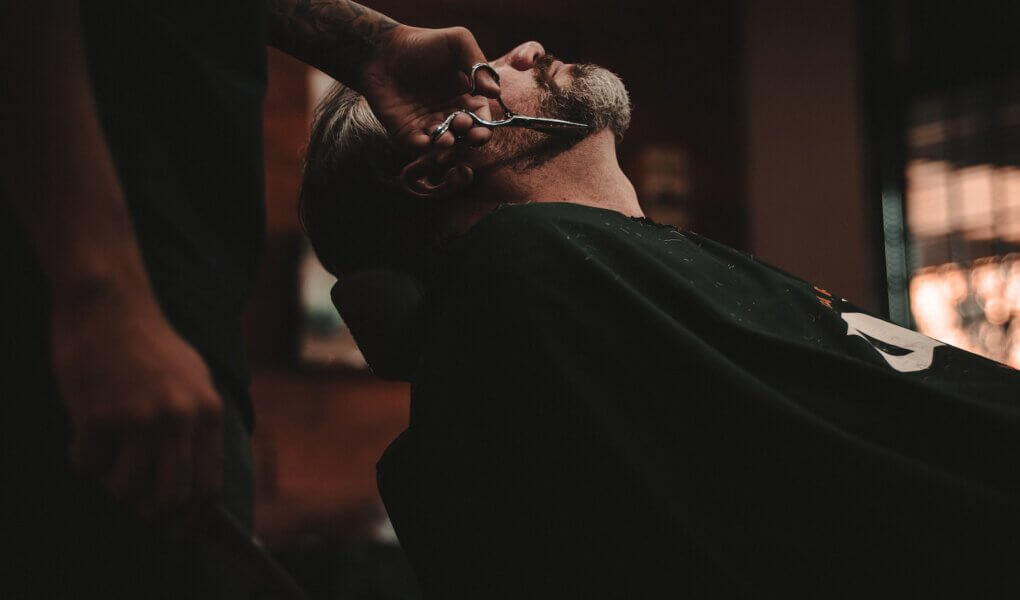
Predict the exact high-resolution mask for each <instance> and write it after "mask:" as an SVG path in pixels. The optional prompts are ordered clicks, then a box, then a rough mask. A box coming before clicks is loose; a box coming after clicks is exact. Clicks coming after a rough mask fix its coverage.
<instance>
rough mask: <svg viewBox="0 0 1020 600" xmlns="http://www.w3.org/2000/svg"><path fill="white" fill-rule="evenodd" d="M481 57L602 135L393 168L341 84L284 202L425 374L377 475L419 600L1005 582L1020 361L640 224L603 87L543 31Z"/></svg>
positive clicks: (389, 347) (785, 593) (852, 592)
mask: <svg viewBox="0 0 1020 600" xmlns="http://www.w3.org/2000/svg"><path fill="white" fill-rule="evenodd" d="M492 66H493V67H494V68H495V70H496V71H497V72H498V74H499V75H500V77H501V89H502V94H503V100H504V101H505V105H506V106H508V107H510V108H512V109H513V110H515V111H519V112H520V113H523V114H527V115H540V116H544V117H552V118H558V119H563V120H567V121H573V122H580V123H585V124H588V125H589V126H590V127H588V128H587V129H583V130H581V131H580V132H579V133H578V132H574V133H571V132H570V131H567V132H562V133H546V132H539V131H532V130H528V129H512V128H497V129H496V130H495V131H494V134H493V137H492V140H491V142H490V143H489V144H487V145H486V146H484V147H482V148H479V149H463V148H460V149H455V150H446V151H443V152H444V153H445V154H444V153H440V154H438V155H433V156H431V157H428V158H423V159H419V160H417V161H415V162H413V163H411V164H409V165H404V164H403V162H402V158H401V156H400V155H399V154H398V152H397V151H396V150H395V149H394V148H393V147H392V146H391V144H390V142H389V140H388V138H387V136H386V134H385V131H384V130H383V128H382V127H381V126H380V125H379V124H378V121H377V120H376V119H375V117H374V116H373V115H372V113H371V112H370V110H369V108H368V107H367V105H366V104H365V102H364V100H362V99H361V98H360V97H358V96H357V94H356V93H354V92H352V91H350V90H347V89H343V88H337V89H336V90H334V91H333V93H332V94H331V95H330V96H329V98H328V99H327V100H325V101H324V103H323V104H322V106H321V107H320V114H319V115H318V120H317V122H316V124H315V127H314V131H313V134H312V139H311V142H310V145H309V148H308V156H307V165H306V171H305V176H304V185H303V190H302V198H301V201H302V203H301V210H302V218H303V220H304V223H305V226H306V228H307V230H308V233H309V236H310V237H311V240H312V243H313V245H314V247H315V250H316V252H317V253H318V256H319V258H320V259H321V261H322V263H323V264H324V265H325V266H326V267H327V268H328V269H329V270H331V271H332V272H333V273H334V274H336V275H337V276H338V277H339V283H338V284H337V287H336V288H335V289H334V300H335V301H336V302H337V305H338V308H339V309H340V312H341V314H342V315H343V316H344V317H345V318H346V319H347V321H348V323H349V324H350V326H351V329H352V332H353V334H354V336H355V338H356V339H357V340H358V342H359V344H360V345H361V347H362V350H363V351H364V353H365V355H366V357H367V359H368V361H369V363H370V364H371V365H372V367H373V368H374V369H375V371H376V373H377V374H379V375H382V376H385V377H390V378H398V379H407V380H409V381H411V382H412V400H411V402H412V405H411V419H410V426H409V427H408V429H407V431H405V432H404V433H403V434H402V435H401V436H400V437H399V438H398V439H397V440H396V441H395V442H394V443H393V444H392V445H391V447H390V448H389V449H388V451H387V452H386V454H385V456H384V457H383V458H382V460H381V462H380V464H379V484H380V489H381V492H382V494H383V498H384V500H385V502H386V506H387V509H388V510H389V512H390V516H391V518H392V520H393V522H394V526H395V527H396V530H397V533H398V535H399V538H400V541H401V543H402V545H403V547H404V548H405V550H406V552H407V554H408V556H409V558H410V560H411V562H412V564H413V565H414V567H415V569H416V571H417V573H418V575H419V578H420V582H421V584H422V586H423V589H424V591H425V594H426V597H429V598H546V597H548V598H593V597H607V598H624V597H631V598H639V597H648V596H650V595H651V594H655V595H656V596H662V595H663V594H665V595H666V596H667V597H695V598H700V597H712V598H722V597H755V598H757V597H805V596H808V595H809V594H810V596H811V597H815V598H832V597H871V596H875V595H877V594H879V593H882V595H883V596H884V595H886V593H899V594H900V595H901V597H919V594H920V593H927V594H928V595H929V596H932V595H934V596H958V597H962V596H964V595H971V596H973V594H975V593H978V592H984V593H985V597H991V596H1000V595H1002V596H1005V595H1008V594H1010V593H1012V594H1014V595H1015V593H1016V592H1017V590H1018V573H1020V569H1018V568H1017V565H1018V564H1020V562H1018V559H1020V551H1018V545H1020V516H1018V515H1020V510H1018V507H1020V503H1018V500H1020V493H1018V491H1020V487H1018V483H1020V477H1018V473H1020V469H1018V468H1017V465H1016V459H1017V457H1018V456H1020V420H1018V416H1020V404H1018V400H1020V376H1018V373H1017V372H1016V371H1014V370H1012V369H1009V368H1008V367H1005V366H1003V365H1000V364H997V363H994V362H991V361H988V360H985V359H983V358H980V357H978V356H975V355H972V354H969V353H966V352H964V351H962V350H958V349H956V348H953V347H951V346H947V345H945V344H942V343H940V342H937V341H935V340H932V339H930V338H926V337H924V336H921V335H919V334H917V333H915V332H912V331H910V330H906V329H903V328H900V327H898V326H895V325H893V324H891V323H888V322H886V321H884V320H881V319H879V318H876V317H874V316H871V315H869V314H866V313H864V312H862V311H860V310H859V309H857V308H855V307H853V306H852V305H850V304H848V303H847V302H846V301H845V300H843V299H841V298H840V297H838V296H835V295H833V294H831V293H829V292H828V291H826V290H824V289H821V288H819V287H815V286H813V285H811V284H808V283H805V282H803V281H801V280H798V279H796V278H794V277H791V276H789V275H787V274H785V273H783V272H781V271H779V270H777V269H775V268H773V267H770V266H768V265H765V264H762V263H760V262H758V261H756V260H754V259H753V258H751V257H749V256H747V255H744V254H741V253H739V252H737V251H734V250H732V249H730V248H727V247H724V246H721V245H719V244H716V243H713V242H712V241H710V240H707V239H704V238H701V237H699V236H697V235H694V234H692V233H689V232H685V231H679V230H677V229H675V228H673V227H669V226H664V225H659V224H656V223H653V222H651V221H649V220H647V219H645V218H643V216H642V212H641V208H640V207H639V205H638V200H637V196H636V194H635V191H634V188H633V186H632V185H631V183H630V181H628V179H627V177H626V176H625V175H624V174H623V172H622V171H621V170H620V168H619V166H618V165H617V160H616V153H615V147H616V144H617V143H618V142H619V141H620V140H621V138H622V137H623V134H624V131H625V130H626V128H627V124H628V121H629V117H630V104H629V100H628V96H627V92H626V90H625V88H624V87H623V84H622V83H621V82H620V80H619V79H618V78H617V77H616V76H615V75H613V74H612V73H609V72H608V71H606V70H604V69H601V68H599V67H595V66H591V65H573V66H571V65H564V64H562V63H560V62H559V61H555V60H552V59H551V58H550V57H549V56H548V55H546V54H545V51H544V49H543V48H542V46H541V45H539V44H537V43H535V42H529V43H526V44H523V45H521V46H519V47H518V48H515V49H514V50H512V51H511V52H510V53H508V54H507V55H505V56H503V57H502V58H500V59H499V60H497V61H495V62H494V63H492ZM493 111H494V112H493V114H494V115H498V114H499V113H500V108H499V107H498V106H497V104H496V103H493ZM456 118H458V119H460V118H469V117H468V116H467V115H464V114H461V115H458V116H457V117H456Z"/></svg>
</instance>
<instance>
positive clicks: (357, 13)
mask: <svg viewBox="0 0 1020 600" xmlns="http://www.w3.org/2000/svg"><path fill="white" fill-rule="evenodd" d="M399 25H400V24H399V23H397V22H396V21H394V20H393V19H391V18H389V17H387V16H386V15H384V14H381V13H379V12H376V11H374V10H372V9H370V8H368V7H365V6H362V5H360V4H357V3H356V2H350V1H349V0H270V2H269V45H271V46H273V47H275V48H278V49H279V50H282V51H284V52H286V53H287V54H290V55H291V56H294V57H295V58H297V59H299V60H301V61H303V62H305V63H307V64H309V65H312V66H313V67H316V68H318V69H320V70H322V71H324V72H325V73H327V74H328V75H330V76H332V77H334V78H336V79H338V80H340V81H342V82H344V83H345V84H347V85H349V86H351V87H354V88H356V89H357V88H359V87H360V83H361V81H360V79H361V73H362V65H363V64H364V63H365V61H366V60H367V59H368V58H369V57H370V56H371V55H372V53H373V52H374V50H375V48H377V47H378V46H379V45H380V44H381V43H383V41H384V40H385V38H386V35H387V33H389V32H390V31H392V30H393V29H394V28H396V27H398V26H399Z"/></svg>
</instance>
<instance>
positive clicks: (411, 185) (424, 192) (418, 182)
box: [400, 152, 474, 199]
mask: <svg viewBox="0 0 1020 600" xmlns="http://www.w3.org/2000/svg"><path fill="white" fill-rule="evenodd" d="M436 156H437V155H436V153H435V152H430V153H429V154H425V155H423V156H419V157H418V158H416V159H415V160H413V161H411V162H410V163H409V164H407V166H405V167H404V168H403V169H401V171H400V187H401V188H403V190H404V191H405V192H406V193H408V194H410V195H412V196H416V197H418V198H427V199H436V198H443V197H446V196H449V195H451V194H455V193H458V192H460V191H463V190H464V189H465V188H466V187H467V186H468V185H470V184H471V179H472V178H473V177H474V171H473V170H472V169H471V167H469V166H468V165H466V164H464V163H453V164H447V165H440V164H439V161H438V160H437V158H436Z"/></svg>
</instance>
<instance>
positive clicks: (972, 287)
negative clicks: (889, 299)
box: [910, 253, 1020, 368]
mask: <svg viewBox="0 0 1020 600" xmlns="http://www.w3.org/2000/svg"><path fill="white" fill-rule="evenodd" d="M910 294H911V309H912V311H913V313H914V318H915V320H916V321H917V326H918V330H919V331H921V333H924V334H925V335H929V336H931V337H933V338H935V339H938V340H941V341H943V342H945V343H947V344H952V345H953V346H958V347H960V348H963V349H965V350H969V351H971V352H975V353H977V354H981V355H982V356H987V357H988V358H991V359H992V360H997V361H999V362H1003V363H1006V364H1009V365H1011V366H1013V367H1017V368H1020V254H1017V253H1013V254H1008V255H1006V256H1004V257H998V256H990V257H985V258H980V259H977V260H975V261H973V263H972V264H971V265H970V266H969V267H962V266H960V265H957V264H955V263H950V264H946V265H940V266H938V267H927V268H924V269H921V270H919V271H917V272H916V273H915V274H914V276H913V278H912V279H911V282H910Z"/></svg>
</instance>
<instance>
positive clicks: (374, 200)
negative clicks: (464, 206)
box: [298, 84, 437, 277]
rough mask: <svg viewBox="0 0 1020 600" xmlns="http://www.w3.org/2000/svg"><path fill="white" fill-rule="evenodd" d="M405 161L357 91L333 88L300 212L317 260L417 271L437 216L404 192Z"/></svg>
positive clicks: (313, 145) (318, 120)
mask: <svg viewBox="0 0 1020 600" xmlns="http://www.w3.org/2000/svg"><path fill="white" fill-rule="evenodd" d="M405 159H406V157H403V156H402V155H401V153H400V152H399V151H398V149H397V148H396V146H395V145H394V144H393V142H392V141H391V140H390V137H389V135H388V134H387V132H386V129H385V128H383V126H382V124H381V123H380V122H379V120H378V119H377V118H376V116H375V115H374V114H373V113H372V110H371V109H370V108H369V106H368V103H367V102H366V101H365V99H364V98H363V97H362V96H361V95H360V94H358V93H357V92H355V91H354V90H352V89H350V88H347V87H345V86H343V85H341V84H336V85H334V86H333V88H332V89H330V91H329V93H328V94H327V95H326V97H325V98H324V99H323V100H322V102H321V103H320V104H319V106H318V108H317V109H316V112H315V119H314V121H313V124H312V132H311V137H310V139H309V141H308V148H307V150H306V153H305V164H304V172H303V175H302V180H301V192H300V195H299V197H298V213H299V216H300V218H301V223H302V225H303V226H304V229H305V231H306V232H307V234H308V238H309V240H310V241H311V243H312V247H313V249H314V250H315V253H316V255H317V256H318V257H319V261H320V262H321V263H322V265H323V266H324V267H326V269H327V270H328V271H330V272H331V273H333V274H334V275H336V276H337V277H341V276H343V275H344V274H347V273H350V272H351V271H354V270H357V269H361V268H365V267H373V266H388V267H397V268H401V269H403V270H406V271H409V272H411V273H412V274H415V275H421V271H422V270H423V269H425V268H426V264H425V263H426V262H427V259H428V258H429V252H428V249H429V248H431V247H433V246H434V245H435V244H434V240H435V238H436V236H437V234H436V226H437V223H436V221H437V215H435V214H433V213H434V212H435V211H429V210H427V209H428V206H427V205H426V204H425V203H423V202H422V201H420V200H418V199H415V198H411V197H408V196H406V195H405V194H404V193H403V192H402V190H401V186H400V170H401V167H402V166H403V163H404V161H405ZM423 249H424V251H423Z"/></svg>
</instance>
